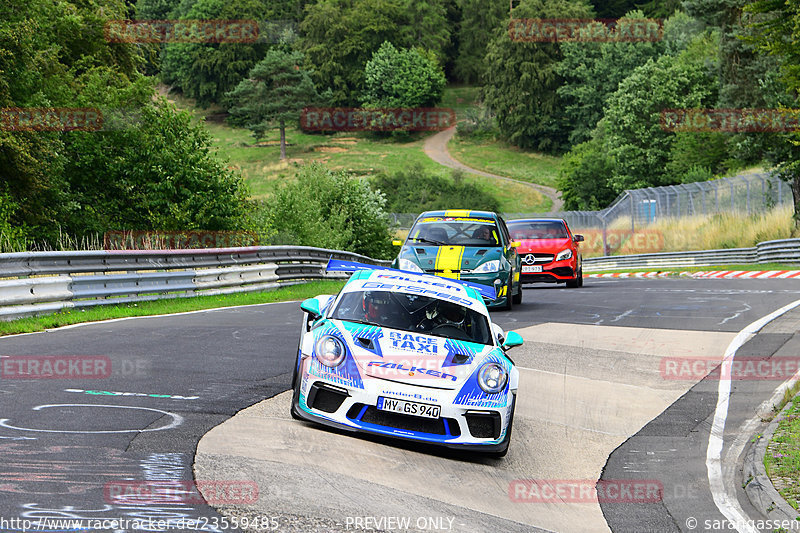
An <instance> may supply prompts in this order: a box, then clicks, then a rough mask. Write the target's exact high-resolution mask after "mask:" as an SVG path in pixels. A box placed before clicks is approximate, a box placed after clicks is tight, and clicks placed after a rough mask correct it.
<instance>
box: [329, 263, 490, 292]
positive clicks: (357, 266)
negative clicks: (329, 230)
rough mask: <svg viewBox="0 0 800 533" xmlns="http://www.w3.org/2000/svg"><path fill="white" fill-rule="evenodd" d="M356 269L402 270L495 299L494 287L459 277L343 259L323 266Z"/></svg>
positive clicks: (342, 269)
mask: <svg viewBox="0 0 800 533" xmlns="http://www.w3.org/2000/svg"><path fill="white" fill-rule="evenodd" d="M357 270H388V271H389V272H402V273H403V274H413V275H414V276H419V277H421V278H428V279H431V278H432V279H434V280H436V281H437V282H438V283H450V284H452V285H456V286H457V285H464V286H466V287H472V288H473V289H475V290H476V291H478V294H480V295H481V296H483V298H484V300H489V301H494V300H495V299H497V291H495V289H494V287H490V286H489V285H481V284H480V283H472V282H471V281H465V280H461V279H453V278H443V277H439V276H434V275H432V274H421V273H419V272H412V271H410V270H398V269H396V268H390V267H385V266H379V265H368V264H366V263H358V262H356V261H344V260H342V259H329V260H328V265H327V266H326V267H325V271H326V272H355V271H357Z"/></svg>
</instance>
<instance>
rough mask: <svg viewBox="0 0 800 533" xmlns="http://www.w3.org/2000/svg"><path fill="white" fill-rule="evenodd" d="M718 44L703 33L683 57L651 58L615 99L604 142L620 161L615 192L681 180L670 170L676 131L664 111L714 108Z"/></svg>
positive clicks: (609, 109) (613, 184)
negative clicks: (667, 125)
mask: <svg viewBox="0 0 800 533" xmlns="http://www.w3.org/2000/svg"><path fill="white" fill-rule="evenodd" d="M716 43H717V41H716V39H713V38H711V37H701V38H699V39H697V40H696V41H695V42H694V43H693V45H692V46H690V47H689V48H688V49H687V50H685V51H684V52H682V53H681V54H680V55H679V56H677V57H672V56H661V57H660V58H658V60H656V61H654V60H652V59H650V60H648V62H647V63H646V64H644V65H642V66H641V67H638V68H637V69H635V70H634V71H633V72H632V73H631V75H630V76H629V77H627V78H626V79H625V80H623V81H622V82H621V83H620V84H619V89H618V90H617V92H615V93H614V94H613V95H611V97H609V99H608V107H607V109H606V113H605V117H604V119H603V122H604V123H605V128H606V136H605V140H604V144H605V147H606V150H607V151H608V154H609V156H610V157H611V158H612V161H613V165H614V170H613V174H612V177H611V179H610V181H609V184H610V185H611V187H613V188H614V190H615V191H617V192H620V191H622V190H624V189H637V188H641V187H652V186H659V185H670V184H673V183H677V182H678V180H677V179H676V178H675V177H674V176H670V175H669V174H668V173H667V172H666V170H665V169H666V166H667V163H668V161H669V159H670V153H671V150H672V147H673V144H674V142H675V134H674V133H673V132H671V131H667V130H666V129H665V128H663V127H662V123H661V112H662V111H664V110H668V109H687V108H709V107H712V106H713V104H714V102H716V99H717V90H718V85H717V80H716V78H715V77H714V76H712V74H711V72H710V71H709V68H708V66H707V60H712V59H713V58H714V57H715V54H716V45H717V44H716ZM712 65H713V63H712ZM712 68H713V67H712Z"/></svg>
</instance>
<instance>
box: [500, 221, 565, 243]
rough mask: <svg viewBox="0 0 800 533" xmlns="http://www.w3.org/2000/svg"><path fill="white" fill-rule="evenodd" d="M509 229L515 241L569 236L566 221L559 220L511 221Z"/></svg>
mask: <svg viewBox="0 0 800 533" xmlns="http://www.w3.org/2000/svg"><path fill="white" fill-rule="evenodd" d="M508 231H509V232H510V233H511V238H512V239H514V240H515V241H521V240H526V239H566V238H568V237H569V235H568V234H567V228H566V227H565V226H564V223H563V222H559V221H534V222H509V223H508Z"/></svg>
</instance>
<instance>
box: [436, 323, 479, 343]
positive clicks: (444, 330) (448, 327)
mask: <svg viewBox="0 0 800 533" xmlns="http://www.w3.org/2000/svg"><path fill="white" fill-rule="evenodd" d="M431 333H439V334H440V335H446V336H448V337H453V338H456V339H458V340H461V341H471V340H472V339H471V338H470V336H469V334H468V333H467V332H466V331H464V330H463V329H461V328H457V327H455V326H453V325H452V324H439V325H438V326H436V327H435V328H433V329H432V330H431Z"/></svg>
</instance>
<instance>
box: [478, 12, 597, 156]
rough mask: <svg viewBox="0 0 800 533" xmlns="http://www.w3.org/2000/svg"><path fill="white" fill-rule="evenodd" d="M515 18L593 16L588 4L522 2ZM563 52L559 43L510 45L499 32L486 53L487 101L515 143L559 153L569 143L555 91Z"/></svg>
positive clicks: (505, 34)
mask: <svg viewBox="0 0 800 533" xmlns="http://www.w3.org/2000/svg"><path fill="white" fill-rule="evenodd" d="M512 15H513V17H512V18H544V19H546V18H577V19H585V18H591V16H592V9H591V7H590V6H589V4H588V3H587V1H586V0H554V1H552V0H551V1H546V0H523V2H522V3H520V5H519V6H518V7H516V8H515V9H514V11H513V13H512ZM561 58H562V54H561V49H560V46H559V44H558V43H552V42H520V41H512V40H511V37H510V36H509V33H508V29H507V28H506V27H504V28H502V29H500V30H496V31H495V35H494V37H493V38H492V40H491V41H490V43H489V46H488V52H487V54H486V65H487V68H486V75H485V78H484V80H485V84H484V103H485V104H486V106H487V107H489V108H490V109H491V110H492V111H494V112H495V113H496V114H497V122H498V125H499V127H500V132H501V133H502V135H503V136H504V137H505V138H506V139H507V140H508V141H509V142H510V143H512V144H514V145H516V146H519V147H522V148H529V149H534V150H543V151H549V152H558V151H561V150H563V149H564V148H565V147H566V145H567V137H568V131H569V124H568V122H567V120H566V117H565V116H564V113H563V104H562V102H561V99H560V98H559V96H558V94H557V92H556V91H557V89H558V87H559V86H560V85H562V83H563V78H562V76H561V75H560V74H558V72H557V71H556V65H557V63H558V62H559V61H560V60H561Z"/></svg>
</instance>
